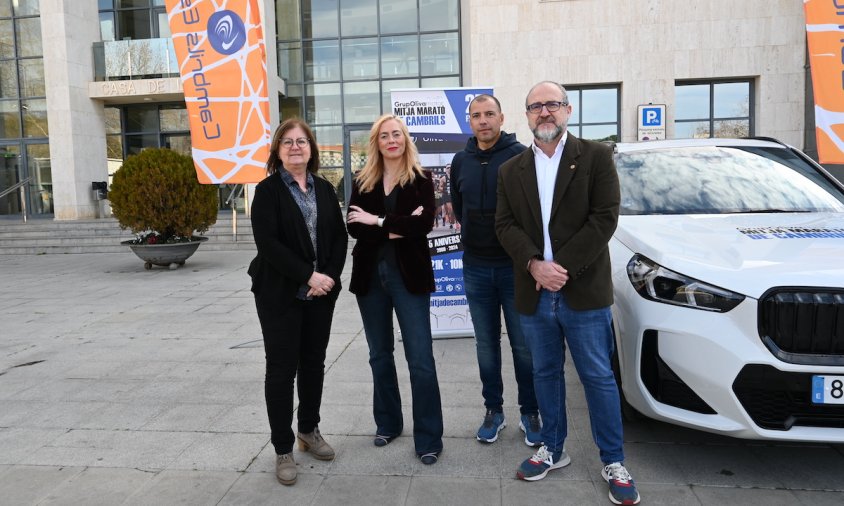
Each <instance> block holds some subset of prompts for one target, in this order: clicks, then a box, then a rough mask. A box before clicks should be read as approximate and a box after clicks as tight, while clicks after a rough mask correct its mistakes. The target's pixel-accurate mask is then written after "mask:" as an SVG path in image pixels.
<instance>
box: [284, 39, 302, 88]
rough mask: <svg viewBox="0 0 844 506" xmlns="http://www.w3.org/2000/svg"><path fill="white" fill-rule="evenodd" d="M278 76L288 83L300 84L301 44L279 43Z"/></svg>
mask: <svg viewBox="0 0 844 506" xmlns="http://www.w3.org/2000/svg"><path fill="white" fill-rule="evenodd" d="M278 75H279V76H281V77H282V78H283V79H286V80H287V81H288V82H294V83H301V82H302V43H301V42H279V44H278Z"/></svg>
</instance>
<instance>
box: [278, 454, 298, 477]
mask: <svg viewBox="0 0 844 506" xmlns="http://www.w3.org/2000/svg"><path fill="white" fill-rule="evenodd" d="M297 474H298V471H297V470H296V462H294V461H293V452H290V453H285V454H283V455H276V459H275V477H276V478H278V481H279V482H280V483H281V484H282V485H293V484H294V483H296V475H297Z"/></svg>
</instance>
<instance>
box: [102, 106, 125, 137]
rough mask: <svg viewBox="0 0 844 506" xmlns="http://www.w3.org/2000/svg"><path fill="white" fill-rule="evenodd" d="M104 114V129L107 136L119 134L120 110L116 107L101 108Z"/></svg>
mask: <svg viewBox="0 0 844 506" xmlns="http://www.w3.org/2000/svg"><path fill="white" fill-rule="evenodd" d="M103 112H104V114H105V128H106V133H107V134H119V133H120V132H121V128H120V108H118V107H103Z"/></svg>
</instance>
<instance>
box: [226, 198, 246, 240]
mask: <svg viewBox="0 0 844 506" xmlns="http://www.w3.org/2000/svg"><path fill="white" fill-rule="evenodd" d="M244 188H246V185H245V184H242V185H240V189H239V190H238V189H234V190H232V191H231V193H229V198H227V199H226V205H229V204H231V207H232V242H237V199H239V198H240V196H241V195H242V194H243V189H244Z"/></svg>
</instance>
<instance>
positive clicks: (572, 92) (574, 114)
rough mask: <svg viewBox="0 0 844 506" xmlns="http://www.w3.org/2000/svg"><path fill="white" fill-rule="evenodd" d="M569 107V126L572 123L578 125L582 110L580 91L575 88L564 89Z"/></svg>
mask: <svg viewBox="0 0 844 506" xmlns="http://www.w3.org/2000/svg"><path fill="white" fill-rule="evenodd" d="M566 94H567V95H568V101H569V105H570V106H571V117H570V118H569V125H571V124H572V123H577V124H580V117H581V114H582V113H583V108H582V107H580V90H578V89H576V88H566Z"/></svg>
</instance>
